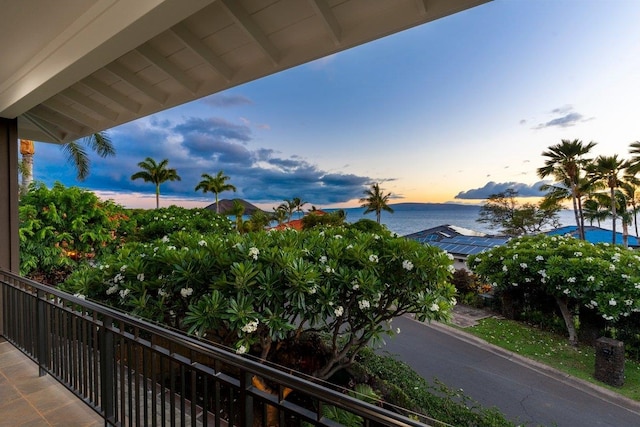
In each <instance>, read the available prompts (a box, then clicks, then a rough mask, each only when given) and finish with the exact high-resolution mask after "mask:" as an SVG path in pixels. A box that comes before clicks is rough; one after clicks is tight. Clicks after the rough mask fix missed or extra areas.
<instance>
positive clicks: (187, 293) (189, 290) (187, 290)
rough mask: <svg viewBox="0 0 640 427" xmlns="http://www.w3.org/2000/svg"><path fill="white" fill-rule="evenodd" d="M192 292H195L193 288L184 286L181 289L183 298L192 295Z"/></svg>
mask: <svg viewBox="0 0 640 427" xmlns="http://www.w3.org/2000/svg"><path fill="white" fill-rule="evenodd" d="M191 294H193V288H182V289H180V295H182V298H186V297H189V296H191Z"/></svg>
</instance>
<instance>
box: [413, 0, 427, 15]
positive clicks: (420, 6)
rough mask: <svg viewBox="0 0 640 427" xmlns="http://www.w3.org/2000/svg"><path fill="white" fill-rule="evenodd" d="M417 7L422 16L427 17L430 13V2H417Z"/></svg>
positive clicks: (424, 0)
mask: <svg viewBox="0 0 640 427" xmlns="http://www.w3.org/2000/svg"><path fill="white" fill-rule="evenodd" d="M415 2H416V6H418V13H419V15H420V16H425V15H426V14H427V12H428V11H429V0H415Z"/></svg>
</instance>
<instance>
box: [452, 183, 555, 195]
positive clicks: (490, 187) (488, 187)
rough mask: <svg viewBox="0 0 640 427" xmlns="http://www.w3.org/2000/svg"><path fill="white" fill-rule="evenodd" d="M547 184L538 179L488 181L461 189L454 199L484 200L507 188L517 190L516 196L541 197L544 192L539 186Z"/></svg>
mask: <svg viewBox="0 0 640 427" xmlns="http://www.w3.org/2000/svg"><path fill="white" fill-rule="evenodd" d="M544 184H548V182H547V181H538V182H536V183H535V184H531V185H529V184H524V183H522V182H494V181H489V182H487V183H486V184H485V185H484V186H483V187H479V188H473V189H471V190H467V191H461V192H459V193H458V194H457V195H456V197H455V198H456V199H462V200H484V199H488V198H489V196H491V195H493V194H498V193H503V192H505V191H507V190H509V189H511V190H515V191H517V192H518V197H543V196H544V195H545V194H546V193H545V192H543V191H540V187H541V186H542V185H544Z"/></svg>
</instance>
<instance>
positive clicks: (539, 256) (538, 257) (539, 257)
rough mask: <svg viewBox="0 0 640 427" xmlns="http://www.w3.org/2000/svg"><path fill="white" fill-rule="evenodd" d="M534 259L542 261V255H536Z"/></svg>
mask: <svg viewBox="0 0 640 427" xmlns="http://www.w3.org/2000/svg"><path fill="white" fill-rule="evenodd" d="M536 261H544V257H543V256H542V255H538V256H536Z"/></svg>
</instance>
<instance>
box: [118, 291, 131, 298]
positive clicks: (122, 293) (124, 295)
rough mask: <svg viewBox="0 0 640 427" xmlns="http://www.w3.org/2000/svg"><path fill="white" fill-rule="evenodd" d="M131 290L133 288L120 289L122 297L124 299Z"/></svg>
mask: <svg viewBox="0 0 640 427" xmlns="http://www.w3.org/2000/svg"><path fill="white" fill-rule="evenodd" d="M129 292H131V289H123V290H121V291H120V298H122V299H124V298H126V297H127V295H129Z"/></svg>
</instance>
